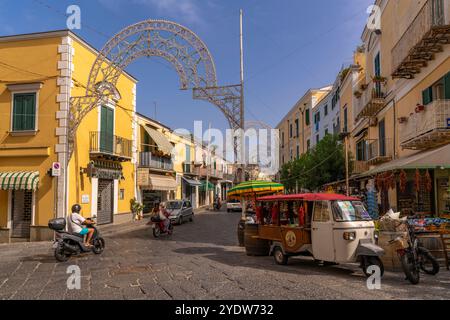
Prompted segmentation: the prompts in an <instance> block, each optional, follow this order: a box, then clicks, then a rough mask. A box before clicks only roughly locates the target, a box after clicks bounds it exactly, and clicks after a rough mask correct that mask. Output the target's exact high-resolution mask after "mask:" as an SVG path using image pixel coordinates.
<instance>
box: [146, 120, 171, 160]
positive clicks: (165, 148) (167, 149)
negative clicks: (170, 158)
mask: <svg viewBox="0 0 450 320" xmlns="http://www.w3.org/2000/svg"><path fill="white" fill-rule="evenodd" d="M144 129H145V131H147V133H148V135H149V136H150V137H151V138H152V139H153V141H155V143H156V144H157V145H158V148H159V150H161V151H162V152H164V153H165V154H167V155H170V154H172V149H173V145H172V144H171V143H170V141H169V139H167V138H166V136H165V135H164V134H162V133H161V132H159V131H157V130H155V129H152V128H150V127H147V126H144Z"/></svg>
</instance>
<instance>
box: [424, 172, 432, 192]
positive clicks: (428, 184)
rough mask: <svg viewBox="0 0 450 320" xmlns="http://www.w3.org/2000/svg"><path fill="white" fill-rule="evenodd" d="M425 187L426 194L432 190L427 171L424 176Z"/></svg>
mask: <svg viewBox="0 0 450 320" xmlns="http://www.w3.org/2000/svg"><path fill="white" fill-rule="evenodd" d="M425 185H426V189H427V192H431V191H432V190H433V181H432V180H431V175H430V171H429V170H427V173H426V174H425Z"/></svg>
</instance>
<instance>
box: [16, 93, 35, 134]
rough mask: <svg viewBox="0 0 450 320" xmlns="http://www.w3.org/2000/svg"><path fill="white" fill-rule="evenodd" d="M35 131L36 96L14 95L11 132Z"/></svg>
mask: <svg viewBox="0 0 450 320" xmlns="http://www.w3.org/2000/svg"><path fill="white" fill-rule="evenodd" d="M35 129H36V94H34V93H32V94H15V95H14V107H13V125H12V130H13V131H28V130H29V131H31V130H35Z"/></svg>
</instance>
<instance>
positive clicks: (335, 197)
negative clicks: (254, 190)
mask: <svg viewBox="0 0 450 320" xmlns="http://www.w3.org/2000/svg"><path fill="white" fill-rule="evenodd" d="M296 200H303V201H358V200H360V199H358V198H355V197H348V196H346V195H342V194H333V193H301V194H287V195H275V196H267V197H261V198H258V199H257V201H296Z"/></svg>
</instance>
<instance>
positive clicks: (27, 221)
mask: <svg viewBox="0 0 450 320" xmlns="http://www.w3.org/2000/svg"><path fill="white" fill-rule="evenodd" d="M11 194H12V199H11V203H12V208H11V209H12V210H11V212H12V234H11V238H27V239H28V238H30V226H31V221H32V215H33V191H29V190H15V191H13V192H12V193H11Z"/></svg>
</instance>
